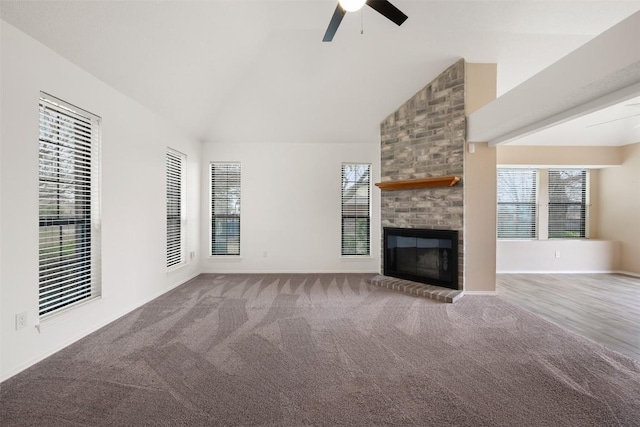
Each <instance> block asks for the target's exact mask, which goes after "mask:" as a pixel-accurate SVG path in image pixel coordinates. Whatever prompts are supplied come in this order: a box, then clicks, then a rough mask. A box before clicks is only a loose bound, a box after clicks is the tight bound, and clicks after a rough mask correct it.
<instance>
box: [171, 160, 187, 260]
mask: <svg viewBox="0 0 640 427" xmlns="http://www.w3.org/2000/svg"><path fill="white" fill-rule="evenodd" d="M185 164H186V156H185V155H184V154H182V153H179V152H177V151H175V150H172V149H170V148H169V149H167V268H171V267H175V266H178V265H180V264H182V263H184V262H185V256H184V251H185V249H184V248H185V230H184V228H185V222H186V218H185V181H186V180H185Z"/></svg>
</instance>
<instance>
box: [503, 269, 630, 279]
mask: <svg viewBox="0 0 640 427" xmlns="http://www.w3.org/2000/svg"><path fill="white" fill-rule="evenodd" d="M611 273H621V272H620V271H615V270H507V271H496V274H611ZM621 274H625V273H621ZM639 277H640V276H639Z"/></svg>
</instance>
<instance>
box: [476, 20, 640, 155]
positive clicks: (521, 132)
mask: <svg viewBox="0 0 640 427" xmlns="http://www.w3.org/2000/svg"><path fill="white" fill-rule="evenodd" d="M638 40H640V12H636V13H635V14H633V15H631V16H630V17H628V18H627V19H625V20H624V21H622V22H620V23H619V24H617V25H615V26H613V27H612V28H610V29H609V30H607V31H605V32H604V33H602V34H600V35H599V36H597V37H596V38H594V39H593V40H591V41H589V42H588V43H586V44H584V45H583V46H581V47H579V48H578V49H576V50H575V51H573V52H572V53H570V54H569V55H567V56H565V57H564V58H562V59H560V60H559V61H557V62H555V63H554V64H552V65H550V66H549V67H547V68H545V69H544V70H542V71H541V72H540V73H538V74H536V75H535V76H533V77H531V78H530V79H529V80H527V81H525V82H524V83H522V84H521V85H519V86H517V87H515V88H514V89H512V90H511V91H509V92H507V93H505V94H504V95H502V96H500V97H499V98H497V99H496V100H495V101H493V102H491V103H489V104H487V105H486V106H484V107H482V108H481V109H479V110H477V111H475V112H474V113H472V114H470V115H469V117H468V122H467V123H468V128H467V140H468V141H469V142H489V145H492V146H495V145H498V144H504V143H507V142H509V141H512V140H514V139H516V138H519V137H523V136H525V135H529V134H531V133H534V132H537V131H540V130H542V129H545V128H548V127H551V126H554V125H557V124H559V123H562V122H564V121H567V120H570V119H573V118H576V117H579V116H581V115H584V114H588V113H591V112H594V111H597V110H599V109H602V108H605V107H608V106H611V105H614V104H617V103H619V102H623V101H625V100H627V99H630V98H633V97H635V96H638V95H639V94H640V44H638Z"/></svg>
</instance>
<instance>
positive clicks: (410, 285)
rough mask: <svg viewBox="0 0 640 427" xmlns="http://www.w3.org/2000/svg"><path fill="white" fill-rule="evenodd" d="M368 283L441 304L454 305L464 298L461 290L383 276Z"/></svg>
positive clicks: (378, 276) (371, 279) (374, 277)
mask: <svg viewBox="0 0 640 427" xmlns="http://www.w3.org/2000/svg"><path fill="white" fill-rule="evenodd" d="M368 282H369V283H371V284H372V285H376V286H380V287H381V288H387V289H393V290H396V291H400V292H404V293H405V294H409V295H415V296H419V297H425V298H430V299H434V300H436V301H441V302H450V303H453V302H456V301H457V300H458V299H460V298H461V297H462V291H459V290H454V289H449V288H441V287H440V286H434V285H425V284H423V283H417V282H411V281H409V280H404V279H396V278H395V277H388V276H383V275H377V276H373V277H372V278H370V279H369V280H368Z"/></svg>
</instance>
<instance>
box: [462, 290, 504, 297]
mask: <svg viewBox="0 0 640 427" xmlns="http://www.w3.org/2000/svg"><path fill="white" fill-rule="evenodd" d="M465 295H471V296H473V295H476V296H477V295H485V296H493V297H495V296H497V295H498V292H497V291H462V295H460V296H465Z"/></svg>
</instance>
